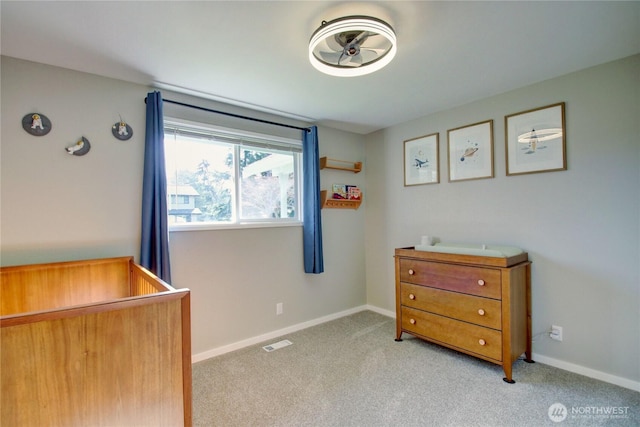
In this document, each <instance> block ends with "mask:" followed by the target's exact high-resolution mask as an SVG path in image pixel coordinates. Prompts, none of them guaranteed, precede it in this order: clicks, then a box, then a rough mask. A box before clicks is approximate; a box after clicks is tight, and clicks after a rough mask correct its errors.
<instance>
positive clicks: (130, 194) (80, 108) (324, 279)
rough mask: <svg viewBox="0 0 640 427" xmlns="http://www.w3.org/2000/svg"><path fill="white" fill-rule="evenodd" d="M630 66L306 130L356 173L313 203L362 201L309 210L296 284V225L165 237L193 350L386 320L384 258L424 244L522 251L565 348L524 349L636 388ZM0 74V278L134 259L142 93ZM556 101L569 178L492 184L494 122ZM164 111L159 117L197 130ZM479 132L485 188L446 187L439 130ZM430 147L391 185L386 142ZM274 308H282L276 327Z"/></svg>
mask: <svg viewBox="0 0 640 427" xmlns="http://www.w3.org/2000/svg"><path fill="white" fill-rule="evenodd" d="M639 58H640V57H638V56H636V57H632V58H628V59H625V60H622V61H617V62H614V63H611V64H606V65H603V66H600V67H595V68H592V69H588V70H584V71H581V72H578V73H574V74H571V75H568V76H565V77H561V78H558V79H553V80H550V81H547V82H543V83H540V84H537V85H534V86H530V87H526V88H523V89H520V90H517V91H513V92H509V93H506V94H503V95H500V96H497V97H493V98H489V99H484V100H480V101H478V102H475V103H472V104H469V105H465V106H462V107H459V108H456V109H454V110H451V111H445V112H441V113H438V114H434V115H432V116H428V117H424V118H422V119H419V120H415V121H412V122H410V123H405V124H403V125H399V126H394V127H392V128H389V129H386V130H384V131H381V132H378V133H375V134H372V135H368V136H366V137H362V136H360V135H354V134H350V133H347V132H342V131H337V130H332V129H329V128H320V129H319V135H320V155H321V156H324V155H327V156H329V157H332V158H338V159H344V160H353V161H357V160H364V161H365V165H364V171H363V172H361V173H360V174H351V173H348V172H339V171H330V170H325V171H323V172H322V176H321V181H322V187H323V188H328V187H329V186H330V185H331V184H333V183H353V184H357V185H360V186H361V187H362V188H363V190H364V202H363V205H362V206H361V207H360V209H359V210H357V211H352V210H338V209H336V210H324V211H323V217H322V218H323V225H324V237H325V239H324V249H325V267H326V272H325V273H324V274H321V275H307V274H304V273H303V272H302V248H301V244H300V242H301V239H302V235H301V233H302V231H301V228H300V227H283V228H268V229H251V230H228V231H208V232H174V233H171V253H172V267H173V278H174V284H175V285H176V286H186V287H189V288H191V290H192V292H193V297H192V323H193V348H194V353H196V354H197V353H200V352H206V351H208V350H210V349H215V348H217V347H220V346H224V345H226V344H230V343H235V342H238V341H241V340H243V339H246V338H251V337H255V336H257V335H260V334H263V333H266V332H271V331H275V330H279V329H281V328H286V327H288V326H292V325H296V324H299V323H301V322H305V321H307V320H311V319H317V318H319V317H323V316H326V315H330V314H333V313H337V312H340V311H343V310H347V309H350V308H354V307H358V306H361V305H362V304H365V303H366V304H370V305H372V306H376V307H379V308H381V309H383V310H387V311H389V312H393V310H394V276H393V258H392V256H393V250H394V248H396V247H399V246H408V245H413V244H415V243H417V239H418V238H419V236H420V235H422V234H430V235H433V236H436V237H439V238H441V239H442V240H446V241H468V242H478V243H485V242H486V243H503V244H512V245H517V246H521V247H523V248H524V249H526V250H527V251H528V252H529V254H530V258H531V259H532V260H533V262H534V263H533V325H534V331H535V332H541V331H543V330H545V329H546V328H547V327H549V326H550V325H551V324H552V323H553V324H557V325H560V326H563V327H564V333H565V339H564V341H563V342H562V343H557V342H554V341H550V340H549V339H547V338H543V337H540V338H539V339H538V340H537V341H536V342H535V343H534V352H535V353H537V354H540V355H544V356H545V357H548V358H553V359H557V360H561V361H566V362H568V363H572V364H576V365H580V366H584V367H587V368H589V369H593V370H597V371H602V372H606V373H610V374H611V375H615V376H619V377H622V378H626V379H629V380H631V381H636V382H637V381H638V380H639V379H640V373H639V369H640V368H639V365H640V363H638V357H639V355H640V328H638V325H639V324H640V308H639V302H640V296H639V286H640V285H639V283H640V277H639V276H640V267H639V265H640V253H639V241H640V206H639V205H640V203H639V196H638V184H640V169H639V166H638V165H639V164H640V162H639V161H640V142H639V141H640V131H639V128H638V122H640V120H638V119H639V117H640V116H639V105H638V104H639V95H638V90H639V89H638V88H639V87H640V85H639V83H640V82H639V81H638V79H639V77H638V76H640V72H639V71H640V70H639V68H640V65H639V62H640V59H639ZM1 65H2V70H1V73H2V74H1V77H2V84H1V95H2V99H1V107H2V129H1V137H2V138H1V140H0V143H1V147H0V156H1V158H0V162H1V163H0V167H1V169H0V177H1V184H0V185H1V187H0V191H1V193H0V196H1V206H0V213H1V223H0V227H1V228H0V237H1V240H0V245H1V259H0V262H1V263H2V265H15V264H24V263H34V262H47V261H58V260H68V259H83V258H94V257H103V256H119V255H128V254H131V255H134V256H136V257H137V255H138V250H139V235H140V230H139V227H140V225H139V222H140V197H141V187H142V159H143V150H144V103H143V99H144V97H145V96H146V93H147V92H148V91H149V90H150V89H149V88H147V87H144V86H140V85H135V84H131V83H127V82H122V81H118V80H112V79H106V78H102V77H98V76H94V75H89V74H85V73H78V72H74V71H69V70H64V69H61V68H56V67H50V66H46V65H42V64H36V63H31V62H26V61H21V60H17V59H12V58H7V57H2V64H1ZM163 94H164V95H165V96H167V97H171V98H175V99H178V100H185V101H192V100H193V98H189V97H186V96H182V95H177V94H170V93H165V92H163ZM560 101H564V102H566V103H567V143H568V147H567V151H568V166H569V168H568V170H567V171H563V172H550V173H542V174H531V175H523V176H514V177H506V176H505V168H504V124H503V120H504V115H506V114H511V113H514V112H518V111H523V110H526V109H530V108H534V107H538V106H543V105H548V104H551V103H555V102H560ZM194 103H198V104H200V105H205V106H210V107H212V108H216V107H218V106H219V104H216V103H213V102H207V101H204V100H197V101H194ZM165 107H166V109H165V113H166V115H168V116H174V117H181V118H185V119H192V120H213V119H211V115H210V114H207V113H198V112H196V111H195V110H188V111H184V110H180V109H179V108H177V107H172V106H169V105H165ZM224 109H226V110H229V111H235V112H242V110H241V109H237V108H234V107H230V106H226V107H224ZM33 111H39V112H42V113H44V114H46V115H47V116H48V117H49V118H50V119H51V120H52V121H53V130H52V131H51V133H50V134H49V135H47V136H45V137H39V138H37V137H32V136H30V135H28V134H27V133H26V132H24V130H22V128H21V124H20V123H21V119H22V117H23V116H24V115H25V114H27V113H30V112H33ZM120 115H121V116H122V118H123V119H125V120H126V121H127V122H128V123H129V124H130V125H131V126H132V127H133V129H134V136H133V138H132V139H131V140H129V141H126V142H123V141H118V140H116V139H115V138H113V136H111V125H112V124H113V123H115V122H116V121H117V120H119V116H120ZM250 115H254V116H261V114H259V113H255V112H254V113H251V114H250ZM262 116H265V118H268V116H266V115H262ZM487 119H493V120H494V136H495V141H494V150H495V169H496V177H495V178H493V179H485V180H478V181H467V182H456V183H448V182H447V179H446V177H447V160H446V158H447V157H446V131H447V129H451V128H454V127H458V126H462V125H466V124H470V123H475V122H478V121H482V120H487ZM216 120H217V121H218V122H219V124H222V125H232V124H231V123H229V122H228V121H227V120H225V119H223V118H218V119H216ZM235 124H236V125H237V123H235ZM255 126H257V125H255ZM246 127H247V128H248V130H254V131H260V129H258V128H255V127H254V125H252V124H248V123H247V124H246ZM263 130H264V129H263ZM279 132H280V131H279ZM282 132H284V133H286V135H283V136H291V134H289V133H288V132H289V131H286V132H285V131H282ZM432 132H440V138H441V139H440V148H441V150H440V157H441V159H440V160H441V165H440V166H441V183H440V184H435V185H426V186H416V187H406V188H405V187H404V186H403V177H402V174H403V172H402V147H403V140H405V139H409V138H413V137H416V136H419V135H425V134H429V133H432ZM83 135H84V136H86V137H87V138H89V140H90V141H91V143H92V151H91V152H90V153H89V154H88V155H87V156H85V157H73V156H70V155H68V154H66V153H65V152H64V147H66V146H68V145H70V144H72V143H74V142H75V141H76V140H77V138H79V137H81V136H83ZM365 224H366V225H365ZM365 254H366V256H365ZM365 278H366V283H365ZM277 302H282V303H284V314H283V315H281V316H276V315H275V304H276V303H277Z"/></svg>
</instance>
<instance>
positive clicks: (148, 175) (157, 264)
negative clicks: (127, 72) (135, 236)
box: [140, 91, 171, 283]
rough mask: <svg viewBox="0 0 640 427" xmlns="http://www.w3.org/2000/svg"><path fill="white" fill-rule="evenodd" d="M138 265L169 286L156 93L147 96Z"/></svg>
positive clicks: (159, 102) (160, 125)
mask: <svg viewBox="0 0 640 427" xmlns="http://www.w3.org/2000/svg"><path fill="white" fill-rule="evenodd" d="M140 264H141V265H142V266H143V267H145V268H147V269H148V270H150V271H151V272H153V273H154V274H155V275H156V276H158V277H160V278H161V279H162V280H164V281H165V282H167V283H171V267H170V262H169V226H168V217H167V179H166V174H165V163H164V119H163V113H162V94H161V93H160V92H158V91H155V92H149V94H148V95H147V127H146V135H145V144H144V175H143V181H142V238H141V245H140Z"/></svg>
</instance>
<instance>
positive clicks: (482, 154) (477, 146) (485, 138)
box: [447, 120, 493, 182]
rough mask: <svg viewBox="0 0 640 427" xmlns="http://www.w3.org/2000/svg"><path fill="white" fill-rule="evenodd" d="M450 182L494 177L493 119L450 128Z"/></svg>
mask: <svg viewBox="0 0 640 427" xmlns="http://www.w3.org/2000/svg"><path fill="white" fill-rule="evenodd" d="M447 137H448V138H447V139H448V146H449V182H453V181H465V180H469V179H482V178H493V120H487V121H486V122H480V123H475V124H472V125H468V126H463V127H459V128H456V129H450V130H449V131H448V134H447Z"/></svg>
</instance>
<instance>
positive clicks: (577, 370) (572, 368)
mask: <svg viewBox="0 0 640 427" xmlns="http://www.w3.org/2000/svg"><path fill="white" fill-rule="evenodd" d="M364 310H370V311H373V312H376V313H378V314H382V315H383V316H387V317H391V318H392V319H395V318H396V313H395V311H390V310H384V309H382V308H379V307H375V306H372V305H361V306H359V307H354V308H351V309H349V310H345V311H341V312H338V313H334V314H330V315H327V316H323V317H319V318H317V319H313V320H309V321H307V322H303V323H298V324H297V325H292V326H289V327H287V328H283V329H278V330H277V331H273V332H269V333H266V334H263V335H259V336H257V337H253V338H248V339H246V340H242V341H238V342H235V343H233V344H229V345H225V346H222V347H218V348H214V349H211V350H207V351H205V352H202V353H198V354H194V355H193V356H192V357H191V362H192V363H196V362H200V361H203V360H206V359H210V358H212V357H216V356H220V355H221V354H225V353H229V352H231V351H235V350H240V349H241V348H244V347H249V346H250V345H254V344H259V343H261V342H265V341H268V340H270V339H273V338H278V337H281V336H283V335H286V334H290V333H293V332H297V331H300V330H302V329H306V328H310V327H311V326H316V325H320V324H322V323H325V322H329V321H331V320H336V319H339V318H341V317H344V316H350V315H352V314H355V313H359V312H361V311H364ZM531 356H532V357H533V360H535V361H536V362H540V363H544V364H545V365H549V366H553V367H554V368H559V369H564V370H565V371H569V372H573V373H574V374H579V375H584V376H586V377H589V378H594V379H596V380H600V381H604V382H607V383H610V384H614V385H617V386H620V387H624V388H628V389H630V390H634V391H640V382H638V381H633V380H629V379H627V378H622V377H618V376H615V375H611V374H607V373H605V372H601V371H596V370H595V369H591V368H587V367H584V366H580V365H576V364H574V363H569V362H565V361H563V360H558V359H554V358H552V357H548V356H544V355H542V354H537V353H533V354H532V355H531Z"/></svg>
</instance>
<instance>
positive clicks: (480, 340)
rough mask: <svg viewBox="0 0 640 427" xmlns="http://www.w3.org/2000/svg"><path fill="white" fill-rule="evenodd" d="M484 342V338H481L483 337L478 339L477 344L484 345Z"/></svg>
mask: <svg viewBox="0 0 640 427" xmlns="http://www.w3.org/2000/svg"><path fill="white" fill-rule="evenodd" d="M486 343H487V342H486V341H485V340H483V339H479V340H478V344H480V345H485V344H486Z"/></svg>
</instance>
